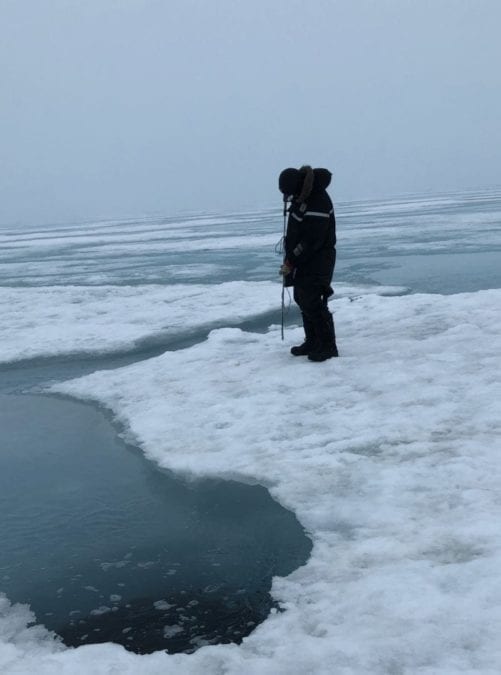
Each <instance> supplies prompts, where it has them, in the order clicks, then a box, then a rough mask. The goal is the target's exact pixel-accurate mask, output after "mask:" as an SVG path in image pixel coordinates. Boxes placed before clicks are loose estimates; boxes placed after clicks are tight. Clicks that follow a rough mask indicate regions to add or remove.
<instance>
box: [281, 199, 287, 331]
mask: <svg viewBox="0 0 501 675" xmlns="http://www.w3.org/2000/svg"><path fill="white" fill-rule="evenodd" d="M286 231H287V198H286V197H285V196H284V233H283V239H282V242H283V246H284V251H285V234H286ZM283 262H285V254H284V259H283ZM284 317H285V274H282V340H283V339H284Z"/></svg>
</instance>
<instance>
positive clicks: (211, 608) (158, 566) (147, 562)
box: [0, 396, 311, 653]
mask: <svg viewBox="0 0 501 675" xmlns="http://www.w3.org/2000/svg"><path fill="white" fill-rule="evenodd" d="M28 420H29V423H28V424H27V421H28ZM0 429H1V430H2V437H1V439H0V511H1V513H2V519H1V521H0V541H1V542H2V546H1V547H0V588H1V590H2V591H4V592H5V593H6V594H7V596H8V598H9V599H10V600H11V601H13V602H21V603H27V604H29V605H30V606H31V609H32V610H33V611H34V612H35V614H36V617H37V619H38V621H39V622H41V623H43V624H44V625H45V626H46V627H47V628H49V629H51V630H54V631H55V632H56V633H57V634H58V635H60V636H61V637H62V638H63V639H64V642H65V643H66V644H68V645H73V646H78V645H80V644H86V643H94V642H108V641H112V642H117V643H120V644H123V645H124V646H125V647H126V648H128V649H132V650H134V651H137V652H141V653H144V652H149V651H154V650H157V649H168V650H169V651H170V652H176V651H189V650H192V649H195V648H197V647H199V646H201V645H202V644H210V643H215V642H223V643H224V642H229V641H233V642H239V641H240V640H241V639H242V637H244V636H245V635H247V634H248V633H249V632H251V630H252V629H253V628H254V627H255V626H256V625H257V624H258V623H260V622H261V621H262V620H263V619H264V618H266V616H267V615H268V613H269V611H270V609H271V608H272V605H273V601H272V599H271V597H270V595H269V590H270V587H271V578H272V576H274V575H286V574H289V573H290V572H292V571H293V570H294V569H295V568H296V567H298V566H299V565H301V564H303V563H304V562H306V560H307V558H308V556H309V553H310V549H311V542H310V540H309V539H308V538H307V537H306V536H305V534H304V532H303V530H302V528H301V526H300V525H299V523H298V522H297V519H296V518H295V516H294V515H293V514H292V513H291V512H290V511H287V510H285V509H283V508H282V507H281V506H280V505H279V504H277V503H276V502H274V501H273V500H272V499H271V497H270V495H269V493H268V491H267V490H265V489H264V488H262V487H259V486H251V485H244V484H242V483H236V482H234V481H218V480H202V481H196V482H195V481H194V482H189V481H183V480H181V479H180V478H179V477H173V476H172V475H171V474H167V473H165V472H162V471H160V470H159V469H158V467H157V466H155V465H154V464H153V463H152V462H149V461H148V460H146V459H145V458H144V456H143V455H142V453H140V452H139V451H138V450H136V449H134V448H132V447H130V446H127V445H126V444H125V443H124V442H123V441H121V440H120V439H119V438H118V437H117V435H116V431H115V430H114V429H113V427H112V426H111V425H110V423H109V422H108V421H107V420H106V418H105V417H104V415H103V414H102V413H100V412H99V411H97V410H95V409H94V408H93V407H90V406H88V405H85V404H82V403H77V402H73V401H70V400H60V399H54V398H48V397H40V396H0Z"/></svg>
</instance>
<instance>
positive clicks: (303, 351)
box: [291, 314, 317, 356]
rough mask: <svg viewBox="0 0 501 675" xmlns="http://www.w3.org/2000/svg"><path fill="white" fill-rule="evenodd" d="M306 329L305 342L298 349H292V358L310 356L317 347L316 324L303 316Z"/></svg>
mask: <svg viewBox="0 0 501 675" xmlns="http://www.w3.org/2000/svg"><path fill="white" fill-rule="evenodd" d="M302 317H303V328H304V336H305V337H304V342H303V344H302V345H298V346H297V347H291V354H292V356H308V354H310V353H311V352H312V351H313V350H314V349H315V346H316V342H317V341H316V338H315V324H314V323H313V321H312V320H311V319H309V318H308V317H307V316H305V315H304V314H302Z"/></svg>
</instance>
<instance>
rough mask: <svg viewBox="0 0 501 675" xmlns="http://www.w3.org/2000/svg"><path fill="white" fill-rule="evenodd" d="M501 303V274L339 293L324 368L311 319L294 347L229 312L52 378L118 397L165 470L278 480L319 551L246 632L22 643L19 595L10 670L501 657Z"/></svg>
mask: <svg viewBox="0 0 501 675" xmlns="http://www.w3.org/2000/svg"><path fill="white" fill-rule="evenodd" d="M500 304H501V291H498V290H492V291H483V292H479V293H474V294H461V295H450V296H436V295H433V296H432V295H411V296H405V297H378V296H375V295H367V296H363V297H360V298H357V299H356V300H353V301H350V299H348V298H341V299H339V300H337V301H336V302H334V303H333V306H334V307H335V309H336V320H337V323H338V332H339V343H340V349H341V353H342V358H340V359H337V360H335V359H333V360H331V361H329V362H326V363H324V364H313V363H310V362H308V361H307V360H306V359H295V358H294V357H291V356H290V355H289V354H288V347H289V345H290V344H292V343H294V342H296V341H297V340H298V339H299V338H300V330H299V329H294V330H290V331H288V332H287V334H286V338H287V339H286V342H285V344H284V343H282V342H281V341H280V333H279V330H278V329H277V328H273V327H272V329H271V330H270V331H269V332H268V333H266V334H262V335H261V334H250V333H245V332H243V331H241V330H239V329H228V328H227V329H220V330H215V331H213V332H212V333H211V334H210V336H209V338H208V340H207V341H205V342H203V343H200V344H198V345H195V346H193V347H190V348H188V349H185V350H180V351H176V352H167V353H165V354H163V355H162V356H159V357H156V358H154V359H151V360H149V361H145V362H142V363H140V364H135V365H132V366H128V367H126V368H122V369H120V370H114V371H101V372H96V373H94V374H92V375H89V376H86V377H84V378H81V379H78V380H74V381H71V382H68V383H63V384H59V385H56V386H55V390H56V391H58V392H63V393H66V394H71V395H75V396H80V397H83V398H90V399H94V400H98V401H100V402H101V403H102V404H104V405H106V406H108V407H109V408H111V409H112V410H113V411H114V412H115V414H116V416H117V418H118V419H120V421H121V422H123V423H124V424H125V425H126V426H127V428H128V429H129V430H130V434H131V435H132V436H133V437H134V438H135V439H136V442H138V443H139V444H140V445H141V446H142V447H143V449H144V451H145V452H146V454H147V455H148V456H149V457H151V458H153V459H155V460H156V461H157V462H158V463H159V464H160V465H161V466H164V467H169V468H173V469H176V470H179V471H183V472H187V473H190V474H193V475H207V474H217V475H223V476H228V477H230V476H231V477H235V476H239V477H242V478H244V479H246V480H257V481H259V482H262V483H263V484H264V485H266V486H268V487H269V489H270V491H271V493H272V495H273V496H274V497H275V498H276V499H278V500H279V501H280V502H281V503H282V504H284V505H285V506H287V507H289V508H292V509H294V511H295V512H296V513H297V515H298V517H299V519H300V521H301V522H302V523H303V525H304V526H305V528H306V529H307V531H308V532H309V533H310V535H311V536H312V538H313V542H314V548H313V552H312V556H311V559H310V560H309V562H308V563H307V564H306V565H305V566H304V567H302V568H300V569H298V570H297V571H296V572H294V573H293V574H292V575H290V576H289V577H288V578H285V579H276V580H275V582H274V586H273V594H274V596H275V598H277V599H278V600H279V601H280V602H281V603H282V605H283V606H284V607H285V608H286V609H287V611H286V612H285V613H282V614H280V613H277V614H272V615H270V617H269V618H268V619H267V620H266V621H265V622H264V623H263V624H261V625H260V626H259V627H258V628H257V629H256V630H255V631H254V632H253V633H252V634H251V635H250V636H249V637H248V638H246V639H245V640H244V642H243V644H242V645H241V646H236V645H224V646H223V645H221V646H218V647H212V646H211V647H203V648H201V649H200V650H198V651H197V652H196V653H195V654H193V655H167V654H163V653H156V654H152V655H150V656H141V657H140V656H137V655H134V654H130V653H127V652H126V651H125V650H123V649H122V648H120V647H117V646H115V645H109V644H108V645H99V646H98V645H96V646H90V647H89V646H87V647H82V648H78V649H64V648H61V646H60V645H57V644H53V643H51V642H50V640H49V638H48V637H47V636H46V635H44V634H43V632H39V634H38V635H37V639H36V640H35V641H34V638H33V636H31V637H30V642H29V643H27V644H25V637H24V633H23V631H25V630H26V629H25V620H26V614H23V612H24V610H22V609H21V608H14V609H8V608H7V606H6V603H5V602H4V603H3V605H2V612H3V615H4V618H3V619H2V623H1V624H0V626H1V627H0V635H2V638H3V646H2V647H1V648H0V671H1V672H5V673H14V672H15V673H29V672H35V671H36V672H38V673H43V674H49V673H51V674H52V673H54V672H58V673H64V674H66V673H67V674H70V673H71V675H74V674H75V673H88V672H93V673H114V672H120V673H124V672H125V673H133V672H141V673H179V672H182V673H187V674H191V673H193V674H199V673H208V674H209V673H210V674H212V673H214V674H216V673H221V672H225V673H242V672H244V673H246V674H247V673H250V674H256V675H257V674H260V675H261V674H263V673H264V674H268V673H269V674H270V675H271V674H272V673H273V674H276V673H284V674H285V673H293V674H297V675H303V674H304V673H315V674H317V673H318V674H323V673H325V674H327V673H333V672H335V673H392V672H393V673H429V674H431V673H458V672H469V673H495V672H499V671H500V670H501V643H500V642H499V630H500V628H501V537H500V534H501V525H500V523H501V499H500V494H501V492H500V487H499V486H500V485H501V463H500V461H499V457H500V453H501V440H500V439H501V409H500V406H501V404H500V401H501V380H500V376H499V353H500V350H501V319H500V316H499V307H500ZM12 617H14V618H15V620H13V621H11V618H12ZM30 630H31V629H30ZM40 630H41V629H40ZM26 639H27V638H26ZM34 645H36V646H34ZM2 668H3V670H2Z"/></svg>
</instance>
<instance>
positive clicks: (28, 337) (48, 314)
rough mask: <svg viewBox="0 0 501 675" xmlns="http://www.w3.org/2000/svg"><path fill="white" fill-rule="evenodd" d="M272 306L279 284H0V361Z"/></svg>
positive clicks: (124, 344) (96, 346) (127, 340)
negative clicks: (0, 322)
mask: <svg viewBox="0 0 501 675" xmlns="http://www.w3.org/2000/svg"><path fill="white" fill-rule="evenodd" d="M405 291H406V289H405V288H402V287H399V286H361V285H350V284H340V286H339V287H338V288H336V295H337V296H338V297H343V296H347V295H348V296H356V295H363V294H367V293H369V294H370V293H377V294H382V295H396V294H398V293H401V292H405ZM272 310H276V312H277V319H278V318H279V317H280V285H279V283H277V282H275V283H274V282H271V281H256V282H245V281H230V282H226V283H222V284H213V285H203V284H176V285H171V286H160V285H144V286H42V287H40V288H9V287H7V288H2V287H0V314H1V316H2V326H1V328H0V363H9V362H13V361H19V360H22V359H30V358H35V357H47V356H56V355H59V356H61V355H63V354H99V353H107V352H116V351H120V350H127V349H132V348H133V347H134V346H136V345H137V344H138V343H140V342H141V341H144V340H145V339H151V338H159V337H163V338H171V337H175V336H178V335H180V334H183V333H186V332H187V331H190V330H194V329H199V328H202V327H204V326H205V327H209V326H210V325H211V324H214V323H217V322H223V321H224V322H232V323H237V322H239V321H243V320H244V319H248V318H249V317H252V316H253V315H255V314H256V312H259V313H266V312H271V311H272Z"/></svg>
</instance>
